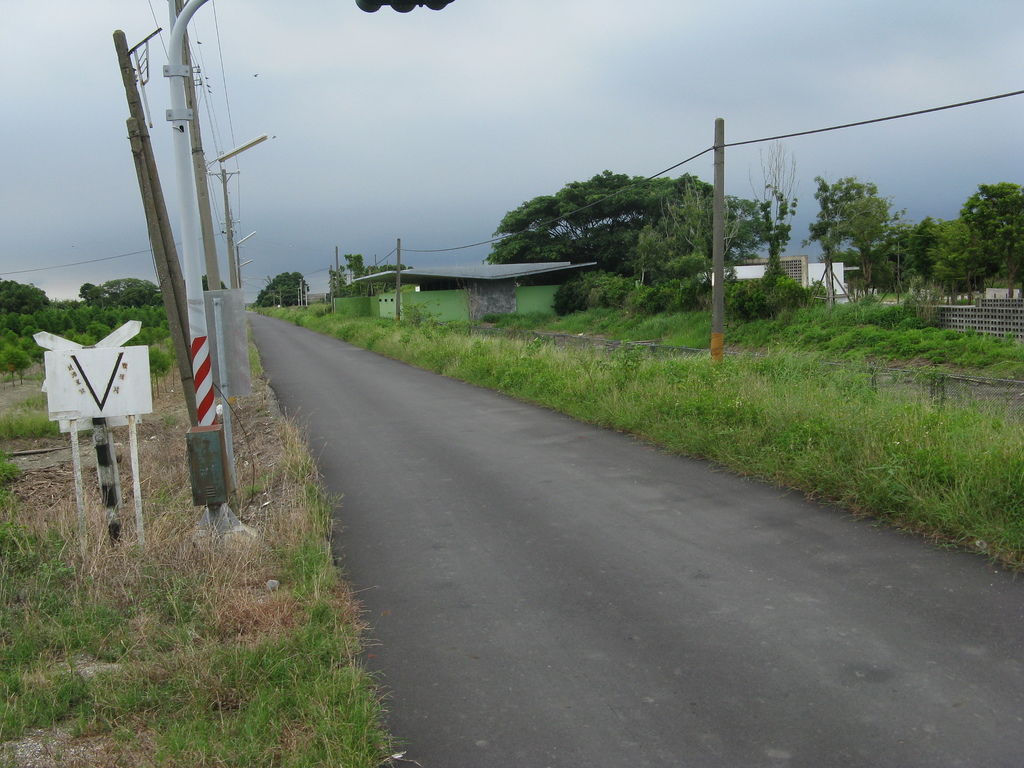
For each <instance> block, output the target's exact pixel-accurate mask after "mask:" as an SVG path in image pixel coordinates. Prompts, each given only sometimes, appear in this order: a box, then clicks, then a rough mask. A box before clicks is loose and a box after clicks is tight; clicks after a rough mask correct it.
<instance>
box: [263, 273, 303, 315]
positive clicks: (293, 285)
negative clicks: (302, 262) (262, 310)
mask: <svg viewBox="0 0 1024 768" xmlns="http://www.w3.org/2000/svg"><path fill="white" fill-rule="evenodd" d="M300 289H301V293H302V294H304V293H305V292H306V291H308V290H309V285H308V283H306V278H304V277H303V276H302V273H301V272H282V273H280V274H279V275H277V276H276V277H274V278H270V277H268V278H267V284H266V285H265V286H264V287H263V289H262V290H261V291H260V292H259V295H258V296H257V297H256V306H257V307H273V306H277V305H280V306H284V307H293V306H295V305H296V304H298V303H299V295H300Z"/></svg>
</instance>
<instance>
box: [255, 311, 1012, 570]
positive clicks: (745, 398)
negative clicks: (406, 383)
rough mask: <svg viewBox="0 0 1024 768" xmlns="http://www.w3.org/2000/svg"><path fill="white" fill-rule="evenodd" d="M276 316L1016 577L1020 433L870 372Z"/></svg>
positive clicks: (991, 416) (308, 315)
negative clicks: (986, 558)
mask: <svg viewBox="0 0 1024 768" xmlns="http://www.w3.org/2000/svg"><path fill="white" fill-rule="evenodd" d="M270 313H271V314H274V315H276V316H279V317H283V318H285V319H289V320H291V321H293V322H297V323H299V324H301V325H304V326H306V327H309V328H312V329H314V330H318V331H321V332H324V333H329V334H332V335H334V336H337V337H338V338H342V339H345V340H347V341H350V342H352V343H355V344H358V345H360V346H363V347H366V348H368V349H372V350H374V351H377V352H380V353H382V354H385V355H389V356H391V357H395V358H399V359H402V360H405V361H408V362H411V363H413V364H415V365H419V366H422V367H424V368H427V369H430V370H433V371H437V372H438V373H442V374H444V375H447V376H452V377H455V378H459V379H463V380H465V381H469V382H472V383H474V384H478V385H481V386H485V387H491V388H494V389H497V390H500V391H502V392H506V393H508V394H510V395H513V396H515V397H519V398H522V399H525V400H529V401H532V402H536V403H539V404H542V405H545V406H548V407H550V408H554V409H557V410H559V411H562V412H565V413H567V414H569V415H571V416H574V417H576V418H579V419H581V420H584V421H589V422H592V423H595V424H600V425H603V426H607V427H611V428H614V429H619V430H623V431H627V432H631V433H634V434H636V435H639V436H642V437H644V438H646V439H648V440H651V441H653V442H655V443H657V444H659V445H661V446H664V447H665V448H666V449H668V450H671V451H673V452H677V453H680V454H686V455H691V456H699V457H706V458H708V459H711V460H713V461H716V462H719V463H721V464H723V465H726V466H728V467H730V468H732V469H733V470H735V471H737V472H741V473H744V474H751V475H755V476H757V477H760V478H763V479H765V480H767V481H769V482H772V483H776V484H779V485H784V486H789V487H793V488H798V489H800V490H802V491H804V492H805V493H807V494H808V495H810V496H812V497H815V498H820V499H825V500H829V501H834V502H838V503H840V504H842V505H844V506H846V507H848V508H849V509H851V510H853V511H855V512H858V513H862V514H867V515H871V516H874V517H876V518H877V519H879V520H884V521H887V522H889V523H891V524H893V525H897V526H899V527H902V528H905V529H909V530H913V531H916V532H918V533H921V534H923V535H925V536H927V537H929V538H930V539H932V540H934V541H936V542H939V543H943V544H947V545H956V546H963V547H967V548H971V549H974V550H977V551H981V552H984V553H986V554H988V555H990V556H993V557H996V558H998V559H999V560H1001V561H1002V562H1004V563H1006V564H1007V565H1010V566H1012V567H1021V566H1024V431H1022V430H1021V429H1020V425H1019V423H1016V422H1011V421H1008V420H1007V418H1006V417H1005V416H1004V415H1001V414H1000V413H998V412H994V411H993V412H987V411H985V410H982V409H980V407H978V408H972V407H952V406H948V407H937V406H934V405H932V404H930V403H928V402H922V401H920V400H919V399H918V398H917V397H915V396H913V395H911V394H908V393H901V392H899V391H894V390H878V389H875V388H873V387H872V384H871V377H870V375H869V374H868V372H867V371H866V370H864V371H858V370H856V369H836V368H833V367H829V366H823V365H821V364H820V361H819V360H817V359H815V358H813V357H810V356H807V355H793V354H786V353H775V354H770V355H768V356H766V357H763V358H750V357H746V356H736V357H730V358H727V359H726V361H725V362H724V363H722V364H719V365H716V364H713V363H712V362H710V360H709V359H708V358H704V357H693V358H672V359H666V358H659V357H651V356H648V355H646V354H645V353H644V352H643V351H642V350H638V349H626V350H620V351H618V352H616V353H614V354H610V355H609V354H605V353H601V352H594V351H592V350H589V349H563V348H558V347H554V346H553V345H550V344H548V343H545V342H543V341H539V340H537V341H530V342H525V341H518V340H513V339H504V338H492V337H487V338H484V337H480V336H474V335H470V334H468V333H467V332H466V330H465V329H459V328H448V327H440V326H436V325H429V324H428V325H422V326H411V325H402V326H400V327H399V326H396V325H395V323H394V322H392V321H373V320H351V319H350V320H336V319H335V318H333V317H332V316H330V315H322V314H317V313H316V312H314V311H311V310H294V309H293V310H271V312H270Z"/></svg>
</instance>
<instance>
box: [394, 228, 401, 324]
mask: <svg viewBox="0 0 1024 768" xmlns="http://www.w3.org/2000/svg"><path fill="white" fill-rule="evenodd" d="M395 253H397V254H398V257H397V258H398V268H397V269H396V270H395V322H398V323H400V322H401V321H402V238H398V246H397V247H396V248H395Z"/></svg>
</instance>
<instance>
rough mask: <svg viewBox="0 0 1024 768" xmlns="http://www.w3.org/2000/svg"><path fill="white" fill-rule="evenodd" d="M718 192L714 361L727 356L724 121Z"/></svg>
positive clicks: (718, 139) (718, 131)
mask: <svg viewBox="0 0 1024 768" xmlns="http://www.w3.org/2000/svg"><path fill="white" fill-rule="evenodd" d="M714 147H715V189H714V197H713V198H712V208H711V218H712V225H711V277H712V281H711V359H712V360H714V361H716V362H717V361H720V360H722V358H723V357H724V356H725V120H723V119H722V118H720V117H719V118H717V119H716V120H715V144H714Z"/></svg>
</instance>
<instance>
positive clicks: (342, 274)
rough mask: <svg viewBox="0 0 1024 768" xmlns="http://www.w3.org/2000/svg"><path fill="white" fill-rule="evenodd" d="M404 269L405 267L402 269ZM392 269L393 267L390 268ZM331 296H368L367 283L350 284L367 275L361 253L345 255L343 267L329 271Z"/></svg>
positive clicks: (368, 286)
mask: <svg viewBox="0 0 1024 768" xmlns="http://www.w3.org/2000/svg"><path fill="white" fill-rule="evenodd" d="M403 268H405V267H403ZM392 269H393V267H392ZM329 273H330V284H331V296H333V297H334V298H340V297H342V296H369V295H370V294H369V291H370V285H369V283H354V282H351V281H352V280H355V279H356V278H359V277H364V276H365V275H367V274H369V271H368V270H367V268H366V265H365V263H364V262H363V255H362V254H361V253H346V254H345V266H344V267H343V268H342V269H337V270H335V269H330V270H329Z"/></svg>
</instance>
